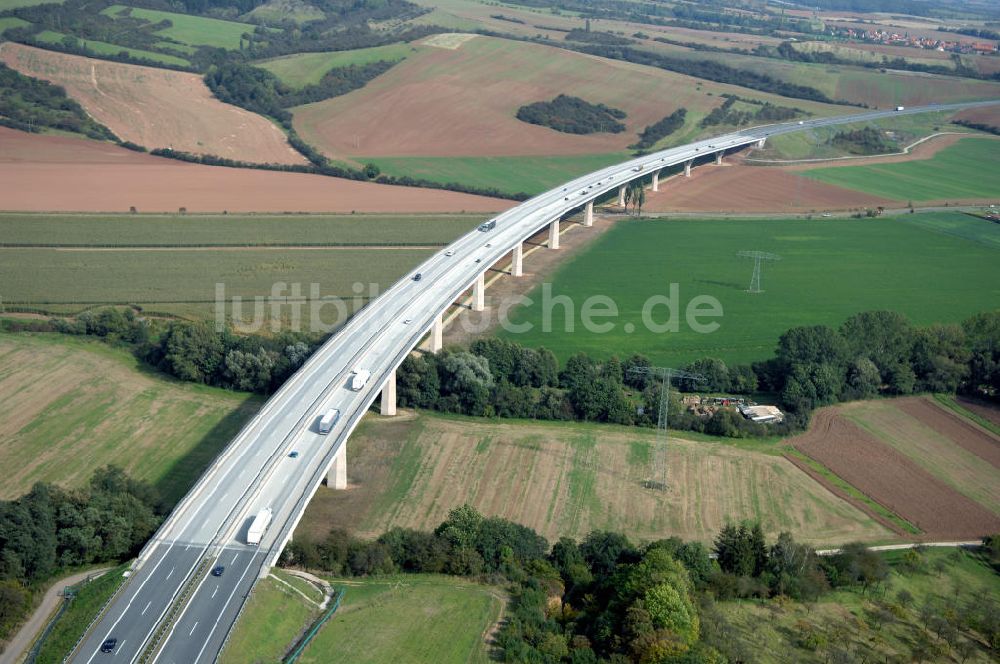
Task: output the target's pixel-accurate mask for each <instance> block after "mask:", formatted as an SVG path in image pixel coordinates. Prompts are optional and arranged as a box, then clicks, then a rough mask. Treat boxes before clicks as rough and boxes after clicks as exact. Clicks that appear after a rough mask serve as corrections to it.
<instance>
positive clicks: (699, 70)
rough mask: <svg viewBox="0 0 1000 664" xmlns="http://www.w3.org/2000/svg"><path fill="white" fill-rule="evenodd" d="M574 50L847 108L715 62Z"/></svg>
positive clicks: (598, 48) (597, 48) (633, 51)
mask: <svg viewBox="0 0 1000 664" xmlns="http://www.w3.org/2000/svg"><path fill="white" fill-rule="evenodd" d="M572 48H575V49H576V50H579V51H582V52H584V53H589V54H590V55H597V56H601V57H605V58H611V59H613V60H625V61H626V62H634V63H636V64H640V65H648V66H650V67H658V68H660V69H666V70H669V71H674V72H677V73H679V74H685V75H687V76H693V77H695V78H703V79H706V80H709V81H715V82H717V83H730V84H732V85H740V86H743V87H746V88H751V89H753V90H760V91H761V92H770V93H773V94H777V95H781V96H783V97H793V98H796V99H806V100H809V101H819V102H824V103H827V104H846V105H856V104H849V103H848V102H844V101H835V100H833V99H830V97H828V96H827V95H826V94H825V93H823V92H821V91H820V90H818V89H816V88H813V87H810V86H808V85H798V84H795V83H789V82H787V81H782V80H780V79H777V78H774V77H772V76H770V75H768V74H761V73H758V72H755V71H750V70H749V69H737V68H735V67H730V66H729V65H725V64H722V63H721V62H715V61H713V60H689V59H686V58H679V57H675V56H670V55H664V54H661V53H653V52H650V51H645V50H642V49H637V48H631V47H628V46H607V45H596V44H591V45H585V46H574V47H572Z"/></svg>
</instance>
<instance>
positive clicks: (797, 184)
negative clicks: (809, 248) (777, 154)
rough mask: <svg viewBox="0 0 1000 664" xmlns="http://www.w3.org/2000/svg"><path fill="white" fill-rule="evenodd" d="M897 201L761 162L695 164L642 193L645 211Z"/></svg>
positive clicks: (802, 208)
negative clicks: (688, 172) (657, 188)
mask: <svg viewBox="0 0 1000 664" xmlns="http://www.w3.org/2000/svg"><path fill="white" fill-rule="evenodd" d="M901 204H902V203H901V202H899V201H892V200H889V199H886V198H880V197H878V196H871V195H869V194H865V193H862V192H857V191H851V190H850V189H844V188H842V187H836V186H833V185H829V184H826V183H823V182H818V181H814V180H810V179H808V178H804V177H801V176H798V175H796V174H795V173H793V172H790V170H789V169H785V168H775V167H766V166H745V165H723V166H715V165H714V164H710V165H704V166H699V167H697V168H694V169H692V170H691V177H690V178H685V177H684V176H683V175H681V176H679V177H672V178H670V179H668V180H666V181H661V182H660V191H659V192H656V193H654V192H652V191H647V192H646V204H645V206H644V207H643V210H644V211H647V212H726V213H729V212H812V211H816V210H850V209H855V208H866V207H871V208H873V207H878V206H880V205H881V206H886V207H888V206H894V205H895V206H898V205H901Z"/></svg>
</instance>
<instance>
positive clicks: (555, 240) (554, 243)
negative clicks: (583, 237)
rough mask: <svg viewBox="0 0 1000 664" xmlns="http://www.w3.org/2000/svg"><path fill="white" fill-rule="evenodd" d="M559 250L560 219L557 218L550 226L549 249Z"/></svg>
mask: <svg viewBox="0 0 1000 664" xmlns="http://www.w3.org/2000/svg"><path fill="white" fill-rule="evenodd" d="M558 248H559V218H558V217H556V218H555V219H554V220H553V221H552V223H551V224H549V249H558Z"/></svg>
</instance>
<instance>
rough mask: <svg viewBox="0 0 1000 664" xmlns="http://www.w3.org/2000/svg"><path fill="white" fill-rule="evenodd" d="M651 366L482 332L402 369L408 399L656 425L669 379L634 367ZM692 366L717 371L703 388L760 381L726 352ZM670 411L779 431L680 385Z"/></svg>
mask: <svg viewBox="0 0 1000 664" xmlns="http://www.w3.org/2000/svg"><path fill="white" fill-rule="evenodd" d="M649 366H650V362H649V360H648V359H647V358H645V357H644V356H642V355H634V356H632V357H630V358H628V359H626V360H624V361H621V360H619V359H618V358H616V357H612V358H610V359H608V360H604V361H600V362H599V361H597V360H595V359H593V358H591V357H590V356H589V355H587V354H586V353H577V354H576V355H573V356H572V357H570V358H569V359H567V360H566V362H565V364H564V365H563V366H562V367H560V365H559V362H558V360H557V359H556V357H555V355H553V354H552V352H551V351H548V350H546V349H545V348H539V349H537V350H536V349H531V348H523V347H521V346H520V345H519V344H517V343H516V342H513V341H508V340H506V339H496V338H490V339H479V340H476V341H474V342H473V343H472V344H471V346H470V347H469V349H468V350H458V349H450V348H447V349H444V350H442V351H441V352H439V353H437V354H424V355H421V356H409V357H407V358H406V359H405V360H404V361H403V364H402V365H401V366H400V368H399V369H398V370H397V372H396V390H397V392H396V394H397V398H398V400H399V403H400V405H403V406H412V407H417V408H428V409H435V410H439V411H444V412H451V413H462V414H466V415H477V416H489V417H515V418H533V419H540V420H584V421H591V422H612V423H616V424H632V425H638V426H655V425H656V424H657V422H658V413H659V403H660V394H661V389H662V385H661V383H659V382H658V381H655V380H653V381H651V380H649V379H648V377H646V376H645V375H640V374H637V373H636V372H635V371H633V369H642V368H645V367H649ZM691 368H692V370H695V371H701V370H705V371H706V372H708V373H709V374H710V375H711V376H712V378H711V382H710V383H709V384H708V385H699V386H698V389H709V390H713V391H723V392H725V391H732V390H739V391H740V392H742V393H747V394H748V393H751V392H753V391H754V390H755V389H756V386H757V382H756V377H755V376H754V374H753V371H752V369H751V368H750V367H749V366H739V367H733V368H732V369H730V368H727V367H726V365H725V363H723V362H722V361H721V360H712V359H705V360H699V361H698V362H695V363H693V364H692V365H691ZM680 387H681V388H682V389H684V387H685V386H684V385H681V386H680ZM668 412H669V414H668V419H669V422H670V426H671V427H672V428H674V429H685V430H694V431H703V432H707V433H711V434H715V435H725V436H730V437H742V436H751V435H763V434H764V433H767V432H773V431H774V429H773V428H772V429H767V428H765V427H764V426H762V425H759V424H754V423H753V422H749V421H747V420H745V419H744V418H743V417H741V416H740V415H739V414H737V413H735V412H732V411H728V410H726V411H719V412H717V413H715V414H714V415H712V416H711V417H707V418H705V417H700V416H697V415H695V414H693V413H690V412H688V411H687V410H686V409H685V408H684V407H683V406H682V404H681V400H680V397H679V396H678V395H677V394H673V393H672V394H671V398H670V401H669V411H668Z"/></svg>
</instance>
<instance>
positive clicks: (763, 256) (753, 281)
mask: <svg viewBox="0 0 1000 664" xmlns="http://www.w3.org/2000/svg"><path fill="white" fill-rule="evenodd" d="M736 255H737V256H739V257H740V258H752V259H753V276H752V277H750V288H748V289H747V292H748V293H763V292H764V291H763V290H761V287H760V273H761V264H762V263H763V262H764V261H780V260H781V256H779V255H778V254H772V253H769V252H767V251H737V252H736Z"/></svg>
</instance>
